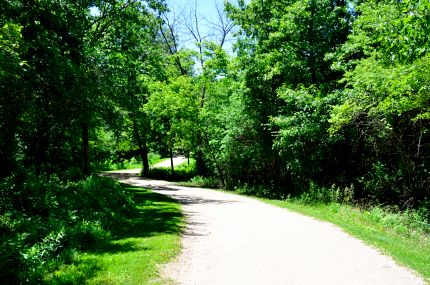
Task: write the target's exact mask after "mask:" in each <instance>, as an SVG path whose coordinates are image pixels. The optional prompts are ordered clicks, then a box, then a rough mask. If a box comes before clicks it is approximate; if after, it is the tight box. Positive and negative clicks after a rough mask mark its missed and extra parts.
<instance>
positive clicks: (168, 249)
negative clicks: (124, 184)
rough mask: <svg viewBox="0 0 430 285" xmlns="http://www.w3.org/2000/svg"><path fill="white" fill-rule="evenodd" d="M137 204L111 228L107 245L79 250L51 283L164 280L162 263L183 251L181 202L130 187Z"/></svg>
mask: <svg viewBox="0 0 430 285" xmlns="http://www.w3.org/2000/svg"><path fill="white" fill-rule="evenodd" d="M127 190H129V191H131V192H132V194H133V199H134V201H135V202H136V207H135V208H134V209H130V214H129V215H127V217H124V218H123V220H122V222H121V223H118V225H117V226H116V227H115V228H114V229H113V230H112V231H111V233H112V239H111V240H110V242H109V243H107V244H105V245H99V246H97V248H94V249H89V250H87V251H85V252H81V253H78V254H77V256H76V258H75V259H74V261H73V262H72V264H70V265H65V266H63V267H62V268H60V270H58V271H57V272H55V273H53V274H52V276H50V280H49V283H51V284H84V283H85V284H149V283H150V284H164V283H165V282H166V280H162V279H160V278H159V276H158V270H159V265H160V264H163V263H167V262H168V261H169V260H171V259H172V258H173V257H175V256H176V255H177V254H178V253H179V251H180V232H181V229H182V227H183V225H184V219H183V216H182V214H181V210H180V205H179V204H178V203H176V202H175V201H174V200H173V199H170V198H168V197H166V196H163V195H160V194H157V193H154V192H151V191H149V190H145V189H143V188H138V187H128V188H127Z"/></svg>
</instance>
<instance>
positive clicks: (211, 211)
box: [117, 173, 425, 285]
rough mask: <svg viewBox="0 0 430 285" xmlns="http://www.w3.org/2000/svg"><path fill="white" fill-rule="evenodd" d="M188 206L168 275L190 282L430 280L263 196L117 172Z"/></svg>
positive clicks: (390, 283) (394, 284)
mask: <svg viewBox="0 0 430 285" xmlns="http://www.w3.org/2000/svg"><path fill="white" fill-rule="evenodd" d="M117 175H118V176H117V178H118V179H120V180H122V181H123V182H126V183H129V184H132V185H135V186H143V187H147V188H151V189H152V190H154V191H155V192H158V193H161V194H164V195H167V196H170V197H173V198H174V199H176V200H178V201H179V202H180V203H181V204H182V205H183V206H182V209H183V211H184V213H185V215H186V218H187V228H186V231H185V233H184V236H183V240H182V244H183V250H182V253H181V254H180V255H179V257H178V258H177V260H176V261H174V262H173V263H170V264H168V265H167V266H165V268H163V270H162V275H163V276H164V277H166V278H169V279H172V280H174V281H175V283H178V284H186V285H215V284H228V285H230V284H231V285H236V284H237V285H241V284H248V285H249V284H258V285H260V284H265V285H268V284H277V285H278V284H294V285H296V284H297V285H300V284H330V285H334V284H342V285H344V284H360V285H364V284H372V285H373V284H379V285H381V284H387V285H397V284H408V285H410V284H425V283H424V281H423V280H422V279H420V278H418V277H417V276H416V275H414V274H413V273H412V272H411V271H409V270H408V269H405V268H403V267H400V266H398V265H396V263H395V262H394V261H393V260H392V259H391V258H390V257H387V256H384V255H381V254H380V253H378V251H377V250H375V249H373V248H371V247H369V246H367V245H365V244H364V243H363V242H361V241H359V240H357V239H355V238H352V237H351V236H349V235H348V234H346V233H344V232H343V231H342V230H340V229H338V228H337V227H335V226H333V225H331V224H329V223H325V222H320V221H317V220H314V219H312V218H309V217H305V216H302V215H299V214H296V213H292V212H290V211H287V210H285V209H281V208H277V207H274V206H271V205H267V204H264V203H262V202H260V201H257V200H254V199H251V198H247V197H241V196H238V195H233V194H228V193H223V192H219V191H214V190H208V189H201V188H188V187H181V186H175V185H173V184H171V183H169V182H165V181H154V180H145V179H139V178H137V177H136V176H135V175H133V174H130V173H128V174H127V173H122V174H119V173H118V174H117Z"/></svg>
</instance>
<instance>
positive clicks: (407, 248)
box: [261, 199, 430, 283]
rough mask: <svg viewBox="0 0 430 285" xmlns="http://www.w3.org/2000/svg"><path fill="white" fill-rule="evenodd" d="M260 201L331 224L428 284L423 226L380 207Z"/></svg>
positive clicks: (428, 242)
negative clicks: (414, 225)
mask: <svg viewBox="0 0 430 285" xmlns="http://www.w3.org/2000/svg"><path fill="white" fill-rule="evenodd" d="M261 200H262V201H264V202H266V203H269V204H272V205H276V206H279V207H282V208H287V209H289V210H292V211H295V212H298V213H301V214H304V215H307V216H311V217H314V218H317V219H319V220H323V221H328V222H330V223H332V224H335V225H337V226H339V227H340V228H342V229H343V230H345V232H347V233H349V234H351V235H352V236H355V237H357V238H359V239H361V240H363V241H364V242H366V243H367V244H369V245H372V246H374V247H376V248H378V249H379V250H380V251H381V252H383V253H385V254H387V255H390V256H392V257H393V258H394V260H396V261H397V262H398V263H399V264H401V265H404V266H406V267H409V268H411V269H413V270H415V271H416V272H417V273H418V274H420V275H421V276H422V277H424V278H425V279H426V281H427V282H429V283H430V233H429V232H428V231H426V230H423V228H425V227H423V228H420V227H419V226H418V227H413V225H405V224H404V223H402V222H401V218H402V216H401V215H400V214H390V213H388V212H383V210H382V209H381V208H375V209H376V210H370V211H366V210H361V209H358V208H354V207H351V206H348V205H341V204H338V203H331V204H310V205H306V204H303V203H300V202H298V201H294V200H287V201H280V200H269V199H261ZM408 219H410V218H407V219H404V220H408ZM427 227H428V225H427ZM427 230H428V228H427Z"/></svg>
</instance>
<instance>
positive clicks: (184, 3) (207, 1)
mask: <svg viewBox="0 0 430 285" xmlns="http://www.w3.org/2000/svg"><path fill="white" fill-rule="evenodd" d="M246 2H248V1H246ZM166 3H167V5H168V7H169V9H170V10H171V13H173V14H175V15H176V16H177V17H178V16H179V18H181V16H182V17H183V18H185V19H186V18H189V16H188V17H187V15H189V13H190V12H191V11H193V10H194V8H196V10H197V16H198V19H199V29H200V31H201V34H203V35H209V34H212V33H213V28H212V27H211V25H210V22H216V21H217V19H218V13H217V10H216V6H217V5H218V7H219V8H220V10H221V11H222V10H223V9H224V0H166ZM180 37H181V41H182V42H183V45H184V46H185V47H187V48H194V47H195V45H194V43H193V40H192V39H191V38H190V36H189V34H188V32H187V31H186V29H184V30H182V31H181V33H180ZM233 41H234V39H233V35H232V34H231V36H230V38H229V39H228V41H227V42H226V44H225V46H224V47H225V49H227V50H229V51H231V49H232V44H233Z"/></svg>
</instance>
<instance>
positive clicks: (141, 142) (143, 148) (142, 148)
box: [133, 119, 149, 176]
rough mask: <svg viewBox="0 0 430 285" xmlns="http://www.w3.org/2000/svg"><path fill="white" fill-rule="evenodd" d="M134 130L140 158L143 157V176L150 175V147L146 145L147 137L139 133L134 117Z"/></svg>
mask: <svg viewBox="0 0 430 285" xmlns="http://www.w3.org/2000/svg"><path fill="white" fill-rule="evenodd" d="M133 130H134V136H135V138H136V140H137V145H138V147H139V154H140V158H141V159H142V166H143V176H148V175H149V162H148V147H147V145H146V139H145V138H144V137H142V136H141V135H140V133H139V128H138V126H137V121H136V119H133Z"/></svg>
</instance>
